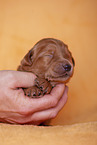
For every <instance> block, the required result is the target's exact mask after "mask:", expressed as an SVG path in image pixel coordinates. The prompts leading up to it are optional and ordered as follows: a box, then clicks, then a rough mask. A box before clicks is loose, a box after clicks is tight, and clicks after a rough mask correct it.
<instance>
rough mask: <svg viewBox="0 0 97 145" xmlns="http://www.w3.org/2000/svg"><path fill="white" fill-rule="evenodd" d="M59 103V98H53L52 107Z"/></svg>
mask: <svg viewBox="0 0 97 145" xmlns="http://www.w3.org/2000/svg"><path fill="white" fill-rule="evenodd" d="M57 103H58V99H56V98H54V99H52V101H51V106H52V107H55V106H56V105H57Z"/></svg>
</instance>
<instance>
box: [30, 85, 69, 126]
mask: <svg viewBox="0 0 97 145" xmlns="http://www.w3.org/2000/svg"><path fill="white" fill-rule="evenodd" d="M67 92H68V87H67V86H66V89H65V92H64V94H63V96H62V98H61V99H60V101H59V103H58V105H57V106H56V107H54V108H50V109H48V110H44V111H40V112H36V113H34V114H33V115H32V118H31V120H32V121H34V122H38V123H39V122H40V123H41V122H43V121H46V120H49V119H53V118H55V117H56V116H57V114H58V113H59V111H60V110H61V109H62V108H63V107H64V105H65V104H66V102H67V98H68V96H67Z"/></svg>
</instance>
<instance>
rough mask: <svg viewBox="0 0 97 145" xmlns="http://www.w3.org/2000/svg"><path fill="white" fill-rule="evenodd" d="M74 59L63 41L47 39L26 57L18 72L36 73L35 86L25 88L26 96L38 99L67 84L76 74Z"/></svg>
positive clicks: (41, 41)
mask: <svg viewBox="0 0 97 145" xmlns="http://www.w3.org/2000/svg"><path fill="white" fill-rule="evenodd" d="M74 65H75V62H74V59H73V57H72V54H71V52H70V51H69V50H68V46H67V45H66V44H64V43H63V42H62V41H60V40H57V39H53V38H45V39H42V40H40V41H39V42H37V43H36V44H35V45H34V47H33V48H32V49H31V50H30V51H29V52H28V53H27V54H26V55H25V57H24V58H23V59H22V61H21V64H20V65H19V67H18V69H17V70H18V71H26V72H32V73H34V74H35V75H36V76H37V78H36V80H35V83H34V86H31V87H29V88H23V90H24V93H25V95H26V96H29V97H32V98H38V97H41V96H43V95H44V94H48V93H50V92H51V90H52V88H53V87H54V86H55V85H56V84H58V83H67V82H68V81H69V80H70V78H71V77H72V75H73V72H74Z"/></svg>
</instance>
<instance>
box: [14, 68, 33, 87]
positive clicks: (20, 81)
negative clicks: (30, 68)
mask: <svg viewBox="0 0 97 145" xmlns="http://www.w3.org/2000/svg"><path fill="white" fill-rule="evenodd" d="M13 76H14V77H13V80H12V87H13V88H19V87H24V88H26V87H30V86H33V85H34V80H35V78H36V76H35V75H34V74H33V73H29V72H21V71H14V72H13Z"/></svg>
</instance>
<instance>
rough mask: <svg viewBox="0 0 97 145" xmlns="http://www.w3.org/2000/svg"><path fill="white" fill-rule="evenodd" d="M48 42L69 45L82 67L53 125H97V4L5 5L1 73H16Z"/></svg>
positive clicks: (35, 0)
mask: <svg viewBox="0 0 97 145" xmlns="http://www.w3.org/2000/svg"><path fill="white" fill-rule="evenodd" d="M45 37H54V38H57V39H60V40H62V41H64V42H65V43H66V44H68V46H69V49H70V50H71V51H72V54H73V56H74V58H75V62H76V65H75V73H74V76H73V78H72V80H71V81H70V82H69V84H68V86H69V94H68V96H69V98H68V102H67V104H66V105H65V107H64V109H63V110H62V111H61V112H60V113H59V115H58V116H57V117H56V118H55V119H54V120H52V122H51V123H52V124H61V125H64V124H73V123H79V122H88V121H97V64H96V63H97V1H96V0H0V70H2V69H9V70H16V68H17V66H18V65H19V63H20V60H21V59H22V58H23V56H24V55H25V54H26V53H27V52H28V50H29V49H30V48H31V47H32V46H33V45H34V44H35V43H36V42H37V41H38V40H40V39H42V38H45Z"/></svg>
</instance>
